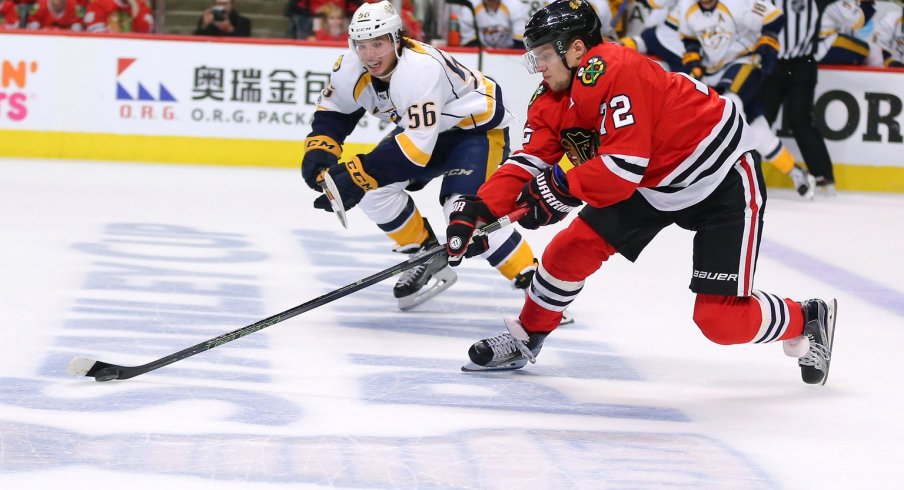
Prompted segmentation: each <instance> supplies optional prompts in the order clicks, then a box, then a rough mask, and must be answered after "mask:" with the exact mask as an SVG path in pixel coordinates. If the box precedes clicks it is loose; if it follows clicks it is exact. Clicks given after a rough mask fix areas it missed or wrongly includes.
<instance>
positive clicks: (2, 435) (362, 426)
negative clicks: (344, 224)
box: [0, 160, 904, 490]
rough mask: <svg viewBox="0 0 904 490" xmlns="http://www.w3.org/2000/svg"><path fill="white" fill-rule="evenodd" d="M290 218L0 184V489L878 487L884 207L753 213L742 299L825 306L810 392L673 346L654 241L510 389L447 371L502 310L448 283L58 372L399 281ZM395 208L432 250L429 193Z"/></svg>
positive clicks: (215, 190) (786, 378) (835, 204)
mask: <svg viewBox="0 0 904 490" xmlns="http://www.w3.org/2000/svg"><path fill="white" fill-rule="evenodd" d="M314 197H315V195H314V193H313V192H312V191H310V190H309V189H308V188H307V187H305V186H304V184H303V182H302V180H301V178H300V176H299V175H298V172H297V171H295V170H273V169H246V168H219V167H203V166H198V167H193V166H169V165H142V164H125V163H90V162H54V161H38V160H0V277H2V282H0V315H2V316H0V320H2V322H3V326H2V327H0V356H2V368H0V488H2V489H13V488H17V489H18V488H21V489H59V488H66V489H92V490H95V489H100V488H106V489H154V490H159V489H162V488H167V489H182V488H184V489H217V490H230V489H247V488H255V489H257V488H260V489H266V488H310V487H326V486H334V487H342V488H437V487H442V488H494V489H495V488H521V487H529V488H543V489H545V488H641V489H646V488H693V489H698V488H712V489H746V488H753V489H760V488H787V489H821V490H825V489H852V488H870V489H872V488H901V487H900V485H901V481H902V479H904V478H902V477H904V461H902V460H904V422H902V416H904V403H902V402H904V382H902V378H904V369H902V367H901V366H902V363H901V346H902V345H904V286H902V281H901V274H902V272H904V253H902V248H901V242H902V240H904V230H902V227H904V195H883V194H865V193H850V192H841V193H840V194H839V195H838V196H837V197H835V198H824V197H820V196H817V199H816V200H815V201H814V202H809V203H808V202H801V201H799V200H798V199H796V198H795V196H794V195H793V194H792V193H791V191H785V190H772V191H771V193H770V199H769V203H768V206H767V213H766V228H765V234H764V240H763V246H762V249H761V253H760V260H759V267H758V270H757V282H756V285H757V287H758V288H759V289H762V290H766V291H769V292H773V293H776V294H779V295H782V296H786V297H791V298H794V299H797V300H803V299H807V298H811V297H820V298H832V297H836V298H838V301H839V310H838V325H837V335H836V338H835V341H836V346H835V352H834V355H833V358H834V362H833V364H832V370H831V376H830V378H829V381H828V384H827V385H826V386H809V385H805V384H803V383H802V382H801V380H800V374H799V369H798V367H797V364H796V359H792V358H788V357H786V356H785V355H784V354H783V353H782V349H781V346H780V345H778V344H768V345H750V346H731V347H725V346H719V345H716V344H713V343H710V342H709V341H708V340H706V339H705V338H704V337H703V336H702V335H701V333H700V332H699V330H698V329H697V327H696V326H695V325H694V323H693V321H692V319H691V312H692V308H693V300H694V297H693V294H692V293H690V291H689V290H688V288H687V285H688V283H689V280H690V270H691V268H690V264H691V240H692V235H691V234H690V233H688V232H686V231H683V230H680V229H677V228H670V229H667V230H666V231H664V232H663V233H662V234H661V235H660V236H658V237H657V238H656V240H654V242H653V244H652V245H651V246H650V247H649V248H648V249H647V250H646V251H645V252H644V253H643V254H642V255H641V257H640V259H639V260H638V262H637V263H635V264H630V263H628V262H627V261H626V260H624V259H622V258H620V257H615V258H613V259H612V260H610V261H609V262H608V263H606V264H604V266H603V268H602V270H601V271H599V272H598V273H597V274H595V275H594V276H592V277H591V278H590V279H589V280H588V281H587V285H586V287H585V288H584V291H583V292H582V293H581V295H580V297H579V298H578V300H577V301H576V302H575V303H574V304H573V305H572V307H571V311H572V313H573V315H574V316H575V318H576V319H577V322H576V323H575V324H574V325H569V326H566V327H562V328H560V329H559V330H557V331H556V332H554V333H553V334H552V336H550V337H549V339H548V340H547V342H546V345H545V347H544V348H543V351H542V353H541V355H540V357H539V358H538V362H537V364H536V365H528V366H527V367H526V368H525V369H523V370H521V371H518V372H511V373H496V374H473V373H462V372H460V371H459V367H460V365H461V364H462V363H463V362H464V361H465V360H466V357H467V353H466V352H467V349H468V347H469V346H470V345H471V343H472V342H474V341H476V340H478V339H480V338H483V337H487V336H490V335H495V334H497V333H499V332H501V331H502V330H503V328H504V327H503V323H502V318H503V317H504V316H506V315H517V313H518V311H519V309H520V306H521V299H520V298H519V293H517V292H516V291H514V290H512V289H510V287H509V286H508V284H507V283H506V281H504V280H503V279H502V278H501V276H499V275H498V274H496V273H495V271H493V270H491V269H490V268H489V267H488V266H487V265H486V264H485V263H483V262H480V261H477V260H472V261H469V262H467V263H465V264H464V265H462V266H461V267H460V268H459V270H458V273H459V282H458V283H457V284H456V285H455V286H454V287H453V288H452V289H450V290H449V291H447V292H445V293H444V294H443V295H441V296H439V297H437V298H436V299H434V300H433V301H431V302H429V303H427V304H426V305H424V306H422V307H419V308H417V309H415V310H414V311H411V312H407V313H403V312H400V311H398V309H397V308H396V305H395V301H394V299H393V298H392V292H391V288H392V282H393V281H392V280H388V281H385V282H383V283H380V284H377V285H374V286H372V287H370V288H367V289H364V290H362V291H359V292H357V293H354V294H352V295H350V296H348V297H346V298H343V299H340V300H338V301H336V302H334V303H331V304H328V305H326V306H322V307H320V308H317V309H315V310H313V311H310V312H307V313H304V314H301V315H299V316H297V317H295V318H292V319H289V320H286V321H284V322H282V323H279V324H276V325H274V326H271V327H269V328H267V329H265V330H263V331H259V332H257V333H254V334H251V335H249V336H247V337H244V338H241V339H238V340H236V341H234V342H230V343H227V344H225V345H222V346H219V347H217V348H215V349H212V350H209V351H206V352H202V353H200V354H198V355H196V356H193V357H190V358H188V359H185V360H182V361H179V362H177V363H174V364H172V365H169V366H166V367H163V368H160V369H158V370H156V371H152V372H149V373H147V374H144V375H141V376H139V377H136V378H133V379H130V380H120V381H112V382H108V383H97V382H95V381H94V380H93V379H92V378H89V377H73V376H71V375H68V374H66V372H65V368H66V364H67V363H68V362H69V360H70V359H72V358H73V357H77V356H84V357H89V358H92V359H100V360H103V361H106V362H111V363H116V364H124V365H139V364H144V363H146V362H150V361H152V360H155V359H158V358H161V357H164V356H166V355H169V354H171V353H173V352H176V351H179V350H182V349H184V348H186V347H189V346H192V345H195V344H197V343H200V342H203V341H205V340H207V339H210V338H213V337H215V336H217V335H220V334H222V333H226V332H229V331H232V330H235V329H238V328H241V327H243V326H245V325H248V324H251V323H254V322H255V321H257V320H259V319H262V318H265V317H267V316H269V315H271V314H274V313H278V312H280V311H283V310H287V309H289V308H292V307H294V306H296V305H299V304H301V303H304V302H307V301H309V300H311V299H313V298H315V297H317V296H320V295H321V294H324V293H326V292H329V291H331V290H334V289H337V288H339V287H341V286H343V285H346V284H349V283H352V282H354V281H355V280H357V279H360V278H364V277H366V276H369V275H371V274H373V273H375V272H377V271H380V270H382V269H384V268H387V267H389V266H391V265H393V264H396V263H398V262H401V261H402V260H404V257H401V256H399V255H398V254H394V253H392V252H391V251H390V248H391V247H390V244H389V243H388V240H387V239H386V237H385V236H384V235H382V234H381V233H380V232H379V230H378V229H377V228H376V226H374V225H373V224H371V223H370V222H369V221H368V220H367V219H366V217H365V216H364V215H363V214H362V213H361V212H360V211H359V210H351V211H350V213H349V220H350V225H351V229H350V230H347V231H346V230H343V229H341V227H340V226H339V223H338V221H337V220H336V218H335V217H334V216H332V215H330V214H327V213H323V212H322V211H318V210H314V209H313V208H312V207H311V201H312V200H313V198H314ZM416 199H417V201H418V203H419V204H420V206H421V209H422V211H423V212H424V213H425V214H426V215H427V216H428V218H430V219H431V221H432V222H433V223H434V227H435V228H437V229H438V230H442V228H443V226H442V225H441V224H440V221H441V217H440V215H439V207H438V206H437V205H436V187H434V186H433V185H431V186H430V187H428V188H427V189H426V190H424V191H421V192H419V193H418V194H416ZM560 228H561V226H554V227H551V228H550V229H544V230H541V231H539V232H527V233H526V234H527V236H528V238H529V240H530V241H531V243H532V244H533V246H534V250H535V251H537V252H538V253H539V251H540V250H542V248H543V246H544V245H545V244H546V243H547V242H548V240H549V239H550V238H551V237H552V235H553V234H554V233H555V231H556V230H558V229H560ZM440 234H442V232H440Z"/></svg>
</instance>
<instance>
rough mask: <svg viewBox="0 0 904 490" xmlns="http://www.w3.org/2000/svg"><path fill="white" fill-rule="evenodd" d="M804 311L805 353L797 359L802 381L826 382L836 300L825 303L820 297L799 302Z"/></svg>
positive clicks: (808, 382)
mask: <svg viewBox="0 0 904 490" xmlns="http://www.w3.org/2000/svg"><path fill="white" fill-rule="evenodd" d="M801 306H802V308H803V313H804V321H805V323H804V337H806V338H807V340H808V341H809V349H808V350H807V353H806V354H805V355H804V356H802V357H801V358H800V359H798V361H797V364H798V365H799V366H800V375H801V378H803V380H804V383H807V384H811V385H813V384H821V385H824V384H826V380H827V379H828V378H829V366H830V364H831V363H832V344H833V342H834V338H835V314H836V311H837V308H838V301H837V300H834V299H833V300H831V301H829V302H828V304H826V302H825V301H823V300H821V299H810V300H807V301H804V302H803V303H801Z"/></svg>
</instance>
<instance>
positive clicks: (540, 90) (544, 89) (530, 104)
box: [527, 83, 548, 107]
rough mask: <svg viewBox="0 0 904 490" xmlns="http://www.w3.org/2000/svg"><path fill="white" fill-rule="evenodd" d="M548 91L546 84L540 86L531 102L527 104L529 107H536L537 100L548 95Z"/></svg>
mask: <svg viewBox="0 0 904 490" xmlns="http://www.w3.org/2000/svg"><path fill="white" fill-rule="evenodd" d="M547 90H548V87H547V86H546V84H545V83H541V84H540V86H539V87H537V90H535V91H534V95H532V96H531V97H530V102H528V103H527V106H528V107H530V106H532V105H534V101H535V100H537V98H539V97H540V96H541V95H543V94H544V93H546V91H547Z"/></svg>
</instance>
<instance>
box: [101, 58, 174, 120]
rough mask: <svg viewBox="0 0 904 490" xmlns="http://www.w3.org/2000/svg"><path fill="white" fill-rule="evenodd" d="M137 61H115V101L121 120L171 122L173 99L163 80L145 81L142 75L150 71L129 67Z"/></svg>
mask: <svg viewBox="0 0 904 490" xmlns="http://www.w3.org/2000/svg"><path fill="white" fill-rule="evenodd" d="M136 61H138V59H137V58H118V59H117V60H116V100H117V101H118V102H119V117H120V119H143V120H164V121H172V120H173V119H175V118H176V113H175V105H174V104H175V102H177V101H176V98H175V97H173V94H172V93H171V92H170V91H169V89H167V88H166V86H165V85H163V82H161V81H155V82H153V83H146V82H145V80H144V78H147V77H149V76H152V75H151V74H147V73H145V72H142V71H140V70H135V69H132V70H129V68H131V67H132V65H133V64H135V62H136ZM148 87H151V89H148Z"/></svg>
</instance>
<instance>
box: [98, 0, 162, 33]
mask: <svg viewBox="0 0 904 490" xmlns="http://www.w3.org/2000/svg"><path fill="white" fill-rule="evenodd" d="M129 23H131V25H130V26H129ZM85 29H86V30H87V31H88V32H140V33H148V32H151V31H153V30H154V14H153V13H152V12H151V9H150V8H149V7H148V5H147V3H146V2H145V0H92V1H91V2H90V3H88V7H87V9H86V11H85Z"/></svg>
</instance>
